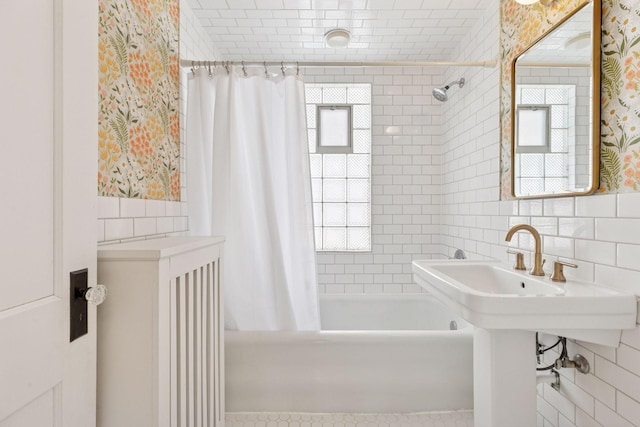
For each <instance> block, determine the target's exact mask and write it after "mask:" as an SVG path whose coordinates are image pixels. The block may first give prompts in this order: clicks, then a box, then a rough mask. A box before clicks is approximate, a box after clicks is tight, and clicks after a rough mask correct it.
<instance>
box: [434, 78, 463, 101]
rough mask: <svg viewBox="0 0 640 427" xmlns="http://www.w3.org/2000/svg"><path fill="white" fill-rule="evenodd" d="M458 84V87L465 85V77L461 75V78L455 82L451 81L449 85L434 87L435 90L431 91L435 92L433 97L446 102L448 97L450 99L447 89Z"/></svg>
mask: <svg viewBox="0 0 640 427" xmlns="http://www.w3.org/2000/svg"><path fill="white" fill-rule="evenodd" d="M455 84H457V85H458V87H463V86H464V77H460V80H456V81H455V82H451V83H449V84H448V85H446V86H445V87H434V88H433V90H432V91H431V93H433V97H434V98H435V99H437V100H438V101H441V102H445V101H446V100H447V99H449V96H448V95H447V91H448V90H449V88H450V87H451V86H453V85H455Z"/></svg>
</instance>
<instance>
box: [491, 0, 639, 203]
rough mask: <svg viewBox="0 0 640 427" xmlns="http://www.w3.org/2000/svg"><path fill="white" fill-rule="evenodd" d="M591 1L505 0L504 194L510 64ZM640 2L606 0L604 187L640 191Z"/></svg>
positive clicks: (506, 194) (504, 192) (504, 191)
mask: <svg viewBox="0 0 640 427" xmlns="http://www.w3.org/2000/svg"><path fill="white" fill-rule="evenodd" d="M586 2H587V0H561V1H558V2H556V3H554V4H553V5H552V6H551V7H545V6H541V5H539V4H536V5H532V6H524V5H521V4H518V3H516V2H515V0H502V2H501V25H500V32H501V33H500V53H501V85H502V86H501V95H500V102H501V105H500V118H501V123H502V127H501V147H500V148H501V156H500V174H501V197H502V199H509V198H511V196H510V188H511V182H510V180H511V126H512V123H511V97H510V92H511V81H510V79H511V75H510V69H511V63H512V61H513V60H514V58H515V57H516V56H517V55H518V54H519V53H521V52H522V51H523V50H524V48H525V47H526V46H528V45H529V44H530V43H531V42H532V41H534V40H536V39H537V38H538V37H540V36H541V35H542V34H544V33H545V32H546V31H547V30H548V29H549V28H550V27H551V26H553V24H555V23H556V22H558V21H559V20H560V19H561V18H562V17H564V16H566V14H568V13H569V12H570V11H572V10H573V9H575V8H576V7H578V6H579V5H582V4H584V3H586ZM639 90H640V4H639V3H638V1H637V0H602V64H601V100H600V102H601V132H600V134H601V135H600V138H601V148H600V190H599V191H600V192H603V193H604V192H609V193H611V192H626V191H640V94H639V92H638V91H639Z"/></svg>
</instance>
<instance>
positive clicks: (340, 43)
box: [324, 28, 351, 48]
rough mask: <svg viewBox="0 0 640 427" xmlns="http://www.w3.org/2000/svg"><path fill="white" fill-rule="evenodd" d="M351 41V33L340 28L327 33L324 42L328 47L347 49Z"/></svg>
mask: <svg viewBox="0 0 640 427" xmlns="http://www.w3.org/2000/svg"><path fill="white" fill-rule="evenodd" d="M350 39H351V33H350V32H349V31H347V30H343V29H340V28H336V29H334V30H330V31H327V32H326V33H325V35H324V41H325V43H326V44H327V46H328V47H333V48H340V47H347V45H348V44H349V40H350Z"/></svg>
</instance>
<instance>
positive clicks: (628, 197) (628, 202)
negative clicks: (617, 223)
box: [617, 193, 640, 218]
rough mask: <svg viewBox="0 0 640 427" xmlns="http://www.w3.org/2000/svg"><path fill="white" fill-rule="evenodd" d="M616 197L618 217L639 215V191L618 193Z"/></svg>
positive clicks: (637, 216)
mask: <svg viewBox="0 0 640 427" xmlns="http://www.w3.org/2000/svg"><path fill="white" fill-rule="evenodd" d="M617 197H618V217H620V218H639V217H640V193H620V194H618V195H617Z"/></svg>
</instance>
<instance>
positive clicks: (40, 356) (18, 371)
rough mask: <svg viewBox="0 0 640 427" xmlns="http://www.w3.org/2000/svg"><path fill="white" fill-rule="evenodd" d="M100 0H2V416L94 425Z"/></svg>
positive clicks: (24, 422) (29, 422) (8, 421)
mask: <svg viewBox="0 0 640 427" xmlns="http://www.w3.org/2000/svg"><path fill="white" fill-rule="evenodd" d="M97 6H98V2H96V1H87V0H25V1H5V0H3V1H2V2H0V40H2V43H3V46H2V55H1V56H0V141H1V143H0V153H1V155H0V272H1V274H0V426H1V427H7V426H11V427H18V426H20V427H22V426H24V427H27V426H28V427H40V426H64V427H90V426H93V425H95V388H96V387H95V381H96V380H95V378H96V368H95V365H96V332H95V331H96V315H95V314H96V312H95V307H90V308H89V317H88V322H89V333H88V334H87V335H85V336H83V337H81V338H79V339H77V340H76V341H74V342H73V343H70V342H69V305H70V303H69V301H70V295H69V273H70V272H71V271H74V270H79V269H82V268H88V271H89V275H88V283H89V286H91V285H93V284H95V277H96V232H95V222H96V211H95V202H96V191H97V190H96V165H97V83H98V79H97V46H98V41H97V22H98V18H97V16H98V14H97Z"/></svg>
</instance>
